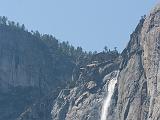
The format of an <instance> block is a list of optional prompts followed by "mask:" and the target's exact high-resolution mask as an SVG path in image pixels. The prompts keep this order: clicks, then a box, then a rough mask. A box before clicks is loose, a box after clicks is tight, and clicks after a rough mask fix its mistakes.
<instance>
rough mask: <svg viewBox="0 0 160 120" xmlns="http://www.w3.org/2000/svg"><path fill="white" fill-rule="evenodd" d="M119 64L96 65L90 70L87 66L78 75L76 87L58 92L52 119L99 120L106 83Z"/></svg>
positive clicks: (111, 77) (113, 74) (114, 74)
mask: <svg viewBox="0 0 160 120" xmlns="http://www.w3.org/2000/svg"><path fill="white" fill-rule="evenodd" d="M119 63H120V61H118V60H116V61H114V62H112V63H101V64H96V65H94V66H92V67H90V68H88V67H87V66H88V65H87V66H86V68H85V70H86V71H84V72H82V73H81V74H80V75H79V79H78V85H77V86H76V87H74V88H73V89H64V90H62V91H61V92H60V94H59V96H58V98H57V99H56V100H55V102H54V105H53V110H52V112H51V114H52V119H53V120H99V119H100V117H101V106H102V101H103V98H104V97H105V96H106V94H107V89H108V88H107V87H108V83H109V81H110V80H112V79H113V78H114V77H115V76H116V73H117V72H116V71H117V70H118V68H119ZM91 65H92V64H91ZM111 68H112V70H111ZM112 101H115V98H112ZM113 104H115V103H114V102H113Z"/></svg>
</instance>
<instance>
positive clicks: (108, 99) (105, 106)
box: [101, 72, 119, 120]
mask: <svg viewBox="0 0 160 120" xmlns="http://www.w3.org/2000/svg"><path fill="white" fill-rule="evenodd" d="M118 74H119V72H117V75H116V77H115V78H113V79H111V80H110V81H109V84H108V94H107V97H106V98H105V99H104V103H103V106H102V112H101V120H106V117H107V115H108V107H109V106H110V102H111V98H112V95H113V92H114V88H115V84H116V83H117V78H118Z"/></svg>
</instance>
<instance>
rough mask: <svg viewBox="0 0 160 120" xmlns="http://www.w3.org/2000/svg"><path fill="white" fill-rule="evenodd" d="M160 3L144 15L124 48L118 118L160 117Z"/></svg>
mask: <svg viewBox="0 0 160 120" xmlns="http://www.w3.org/2000/svg"><path fill="white" fill-rule="evenodd" d="M159 25H160V5H157V6H156V8H155V9H154V10H153V11H152V12H151V13H150V14H149V15H148V16H147V17H146V18H142V19H141V21H140V23H139V25H138V26H137V28H136V30H135V31H134V32H133V34H132V35H131V40H130V42H129V43H128V46H127V48H126V49H125V50H124V51H123V53H122V55H123V62H122V65H121V68H120V69H121V71H120V75H119V80H118V100H117V106H116V109H115V113H116V117H115V118H112V120H113V119H115V120H159V119H160V110H159V109H160V103H159V100H160V94H159V91H160V89H159V84H160V78H159V72H160V71H159V66H160V64H159V63H160V62H159V61H160V26H159Z"/></svg>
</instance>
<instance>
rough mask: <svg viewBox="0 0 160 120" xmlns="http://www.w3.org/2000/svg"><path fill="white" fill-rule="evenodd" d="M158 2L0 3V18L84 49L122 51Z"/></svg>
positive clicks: (76, 0) (57, 0) (35, 0)
mask: <svg viewBox="0 0 160 120" xmlns="http://www.w3.org/2000/svg"><path fill="white" fill-rule="evenodd" d="M157 2H158V0H0V3H1V7H0V15H1V16H3V15H4V16H7V17H8V18H9V19H10V20H14V21H16V22H20V23H21V24H22V23H24V24H25V26H26V28H28V29H29V30H38V31H39V32H41V33H48V34H52V35H53V36H55V37H56V38H57V39H59V40H61V41H69V42H70V43H71V44H73V45H74V46H82V47H83V48H84V49H85V50H87V51H88V50H91V51H94V50H97V51H101V50H103V48H104V46H105V45H107V46H108V47H109V48H111V49H112V48H114V47H115V46H117V47H118V50H120V51H122V50H123V49H124V48H125V46H126V44H127V42H128V41H129V36H130V34H131V33H132V32H133V30H134V28H135V27H136V25H137V24H138V22H139V20H140V18H141V16H143V15H144V14H147V13H148V12H149V11H150V10H151V8H153V7H154V5H155V4H156V3H157Z"/></svg>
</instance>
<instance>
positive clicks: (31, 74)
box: [0, 24, 75, 120]
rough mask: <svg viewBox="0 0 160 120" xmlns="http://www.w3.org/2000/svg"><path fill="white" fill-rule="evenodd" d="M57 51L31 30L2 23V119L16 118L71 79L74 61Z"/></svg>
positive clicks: (0, 56) (0, 77)
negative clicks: (52, 51)
mask: <svg viewBox="0 0 160 120" xmlns="http://www.w3.org/2000/svg"><path fill="white" fill-rule="evenodd" d="M58 55H59V56H58ZM58 55H57V54H56V53H51V50H50V48H49V47H48V46H47V45H46V43H45V42H44V41H43V40H41V39H40V38H38V37H37V36H35V35H33V34H31V33H30V32H27V31H24V30H21V29H20V28H15V27H10V26H8V25H2V24H0V119H1V120H14V119H16V118H17V117H18V116H19V115H20V114H21V113H23V112H24V111H25V110H26V109H27V108H28V107H31V106H32V105H33V104H35V103H37V102H38V101H41V99H42V98H43V97H44V96H47V95H49V94H50V93H51V92H52V91H55V90H57V89H58V86H60V85H64V84H65V82H64V81H65V80H70V79H71V75H72V71H73V68H74V66H75V64H74V63H73V62H72V60H69V59H68V57H67V56H66V57H60V56H61V54H58ZM55 56H56V59H55ZM68 66H70V69H68V71H66V70H65V68H66V67H67V68H68ZM57 72H58V73H57ZM59 91H60V90H59ZM59 91H57V93H58V92H59ZM52 93H53V92H52ZM56 95H57V94H53V96H54V97H56ZM52 100H53V99H52Z"/></svg>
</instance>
